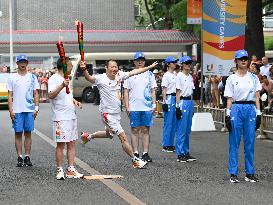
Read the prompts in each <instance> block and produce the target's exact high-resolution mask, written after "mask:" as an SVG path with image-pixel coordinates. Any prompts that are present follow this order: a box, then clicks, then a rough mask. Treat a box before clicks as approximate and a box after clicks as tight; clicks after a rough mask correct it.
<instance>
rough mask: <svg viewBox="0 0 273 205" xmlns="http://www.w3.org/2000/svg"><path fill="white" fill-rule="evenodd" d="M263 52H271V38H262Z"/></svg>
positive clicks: (272, 44)
mask: <svg viewBox="0 0 273 205" xmlns="http://www.w3.org/2000/svg"><path fill="white" fill-rule="evenodd" d="M264 46H265V50H273V36H265V37H264Z"/></svg>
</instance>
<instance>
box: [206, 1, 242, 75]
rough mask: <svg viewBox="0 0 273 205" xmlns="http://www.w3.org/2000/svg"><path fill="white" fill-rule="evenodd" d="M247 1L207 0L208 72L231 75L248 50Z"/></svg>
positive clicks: (207, 73) (208, 73)
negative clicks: (236, 58)
mask: <svg viewBox="0 0 273 205" xmlns="http://www.w3.org/2000/svg"><path fill="white" fill-rule="evenodd" d="M246 3H247V0H203V21H202V38H203V42H202V44H203V45H202V46H203V73H204V75H221V76H228V75H229V71H230V69H231V68H232V67H234V66H235V64H234V53H235V51H237V50H240V49H244V43H245V24H246Z"/></svg>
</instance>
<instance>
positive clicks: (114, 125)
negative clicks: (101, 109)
mask: <svg viewBox="0 0 273 205" xmlns="http://www.w3.org/2000/svg"><path fill="white" fill-rule="evenodd" d="M101 116H102V121H103V123H104V124H105V128H106V130H108V131H109V132H110V133H111V134H112V135H119V134H120V133H122V132H124V130H123V129H122V127H121V125H120V113H101Z"/></svg>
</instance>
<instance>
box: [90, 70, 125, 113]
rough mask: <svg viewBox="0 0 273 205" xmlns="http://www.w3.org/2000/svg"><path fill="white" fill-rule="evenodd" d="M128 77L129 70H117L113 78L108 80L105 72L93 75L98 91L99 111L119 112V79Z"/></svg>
mask: <svg viewBox="0 0 273 205" xmlns="http://www.w3.org/2000/svg"><path fill="white" fill-rule="evenodd" d="M127 78H129V72H122V71H119V72H118V73H117V75H116V76H115V80H110V79H109V78H108V77H107V75H106V73H103V74H99V75H96V76H95V79H96V80H95V84H96V85H97V86H98V89H99V92H100V107H99V110H100V112H103V113H104V112H106V113H120V111H121V110H120V106H121V91H120V89H121V87H120V83H121V81H124V80H125V79H127Z"/></svg>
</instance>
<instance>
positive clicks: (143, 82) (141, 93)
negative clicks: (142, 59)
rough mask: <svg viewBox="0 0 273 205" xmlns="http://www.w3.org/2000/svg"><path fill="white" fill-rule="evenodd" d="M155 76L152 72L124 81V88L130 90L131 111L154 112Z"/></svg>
mask: <svg viewBox="0 0 273 205" xmlns="http://www.w3.org/2000/svg"><path fill="white" fill-rule="evenodd" d="M156 87H157V84H156V80H155V76H154V75H153V73H152V72H151V71H146V72H144V73H140V74H138V75H134V76H132V77H130V78H128V79H127V80H125V81H124V88H127V89H128V90H129V110H130V111H150V110H152V105H153V103H152V94H151V89H153V88H156Z"/></svg>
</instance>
